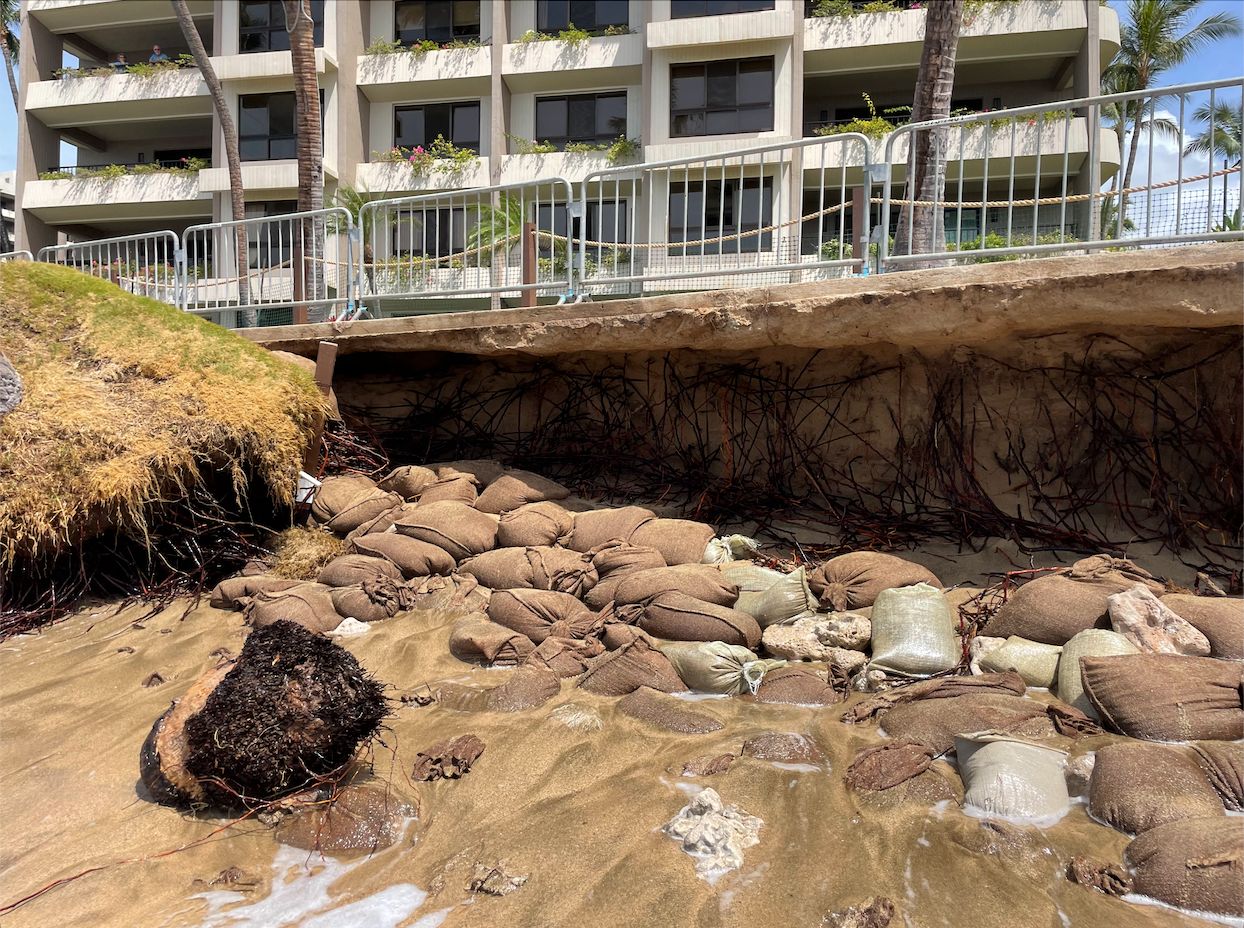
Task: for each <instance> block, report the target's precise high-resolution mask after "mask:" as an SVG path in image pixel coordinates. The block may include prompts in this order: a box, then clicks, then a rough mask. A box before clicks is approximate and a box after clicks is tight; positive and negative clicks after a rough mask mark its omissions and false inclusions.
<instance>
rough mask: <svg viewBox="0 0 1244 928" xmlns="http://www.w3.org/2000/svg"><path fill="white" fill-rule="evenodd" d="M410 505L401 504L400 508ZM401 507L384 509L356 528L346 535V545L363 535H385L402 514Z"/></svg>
mask: <svg viewBox="0 0 1244 928" xmlns="http://www.w3.org/2000/svg"><path fill="white" fill-rule="evenodd" d="M408 505H411V504H410V503H403V504H402V506H408ZM402 506H394V507H393V508H392V509H386V510H385V511H384V512H382V513H380V515H378V516H376V517H375V518H374V519H368V520H367V521H366V522H363V523H361V524H360V525H359V527H358V528H356V529H354V530H353V531H350V532H347V533H346V543H347V544H350V543H351V542H353V541H354V540H355V539H356V538H362V537H363V536H364V535H381V534H385V533H387V532H388V531H389V530H390V529H391V528H393V523H394V521H396V519H397V517H398V516H400V515H401V514H402Z"/></svg>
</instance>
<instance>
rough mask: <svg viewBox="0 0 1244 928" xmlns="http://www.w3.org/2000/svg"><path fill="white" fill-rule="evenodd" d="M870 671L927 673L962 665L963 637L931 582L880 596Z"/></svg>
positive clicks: (874, 625)
mask: <svg viewBox="0 0 1244 928" xmlns="http://www.w3.org/2000/svg"><path fill="white" fill-rule="evenodd" d="M872 626H873V628H872V632H873V640H872V647H873V657H872V661H871V662H870V663H869V665H868V667H869V670H883V671H886V672H889V673H897V674H902V675H904V676H910V677H927V676H929V675H931V674H935V673H941V672H942V671H944V670H950V669H951V668H952V667H954V666H955V665H956V664H957V663H959V657H960V648H959V636H958V635H957V634H956V633H955V624H954V619H953V618H952V617H951V614H950V606H949V605H948V604H947V603H946V597H945V596H943V595H942V591H941V590H939V589H938V588H937V587H935V586H930V585H929V584H927V583H917V584H915V585H913V586H902V587H894V588H891V589H888V590H882V591H881V592H880V593H878V594H877V600H876V602H875V603H873V611H872Z"/></svg>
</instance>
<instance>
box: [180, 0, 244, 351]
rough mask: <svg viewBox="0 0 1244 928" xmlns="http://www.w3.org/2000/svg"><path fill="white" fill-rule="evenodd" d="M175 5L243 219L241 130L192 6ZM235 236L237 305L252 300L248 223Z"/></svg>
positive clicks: (234, 208) (233, 205)
mask: <svg viewBox="0 0 1244 928" xmlns="http://www.w3.org/2000/svg"><path fill="white" fill-rule="evenodd" d="M172 4H173V9H174V10H175V11H176V12H177V22H178V23H179V24H180V25H181V34H182V35H183V36H184V37H185V39H186V44H187V45H188V46H190V54H192V55H193V56H194V63H195V64H196V65H197V66H198V68H199V74H200V75H202V77H203V82H204V83H205V84H207V90H208V93H210V94H211V95H212V104H213V106H215V108H216V119H217V120H218V121H219V122H220V134H221V135H222V136H223V137H224V142H225V163H226V165H228V168H229V202H230V210H231V212H232V214H233V218H234V219H238V220H240V219H244V218H246V196H245V193H244V191H243V190H242V158H241V156H240V155H239V154H238V130H237V125H236V124H235V123H234V121H233V113H232V112H230V110H229V102H228V100H226V99H225V91H224V89H223V88H222V87H221V86H220V79H219V78H218V77H217V76H216V69H215V68H213V67H212V60H211V59H210V58H209V57H208V55H207V49H206V48H204V47H203V39H202V38H201V37H200V36H199V30H198V29H197V28H196V27H195V25H194V19H193V17H191V15H190V7H189V6H188V5H187V2H186V0H172ZM234 238H235V242H234V248H235V249H236V251H237V255H236V259H237V278H238V305H239V306H243V307H246V306H248V304H249V303H250V301H251V298H250V281H249V279H248V276H247V272H248V264H249V262H248V260H247V253H248V251H249V245H248V243H247V241H246V226H244V225H240V224H239V225H238V226H237V227H236V234H235V236H234ZM222 258H223V256H221V255H216V256H214V259H215V262H216V267H217V272H219V269H220V268H221V267H222V266H223V267H227V266H228V262H227V261H226V260H222ZM256 321H257V318H256V315H255V310H254V308H253V307H251V308H246V309H243V310H242V311H241V317H240V319H239V320H238V322H239V324H240V325H242V326H243V327H246V328H250V327H252V326H254V325H255V323H256Z"/></svg>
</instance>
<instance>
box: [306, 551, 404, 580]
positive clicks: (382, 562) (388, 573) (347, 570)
mask: <svg viewBox="0 0 1244 928" xmlns="http://www.w3.org/2000/svg"><path fill="white" fill-rule="evenodd" d="M381 577H388V578H389V579H390V580H401V579H402V572H401V571H400V570H398V569H397V565H395V564H394V563H393V562H392V561H390V560H387V559H386V558H383V557H368V556H367V555H365V554H343V555H341V557H336V558H333V559H332V560H331V561H329V562H328V563H327V564H325V565H324V567H323V569H321V570H320V575H319V576H318V577H317V578H316V579H317V580H318V581H319V582H320V583H323V584H324V585H326V586H355V585H356V584H359V583H362V582H363V581H364V580H378V579H380V578H381Z"/></svg>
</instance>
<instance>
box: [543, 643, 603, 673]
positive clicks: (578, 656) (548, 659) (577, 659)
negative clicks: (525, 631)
mask: <svg viewBox="0 0 1244 928" xmlns="http://www.w3.org/2000/svg"><path fill="white" fill-rule="evenodd" d="M604 652H605V646H604V645H603V644H601V643H600V642H599V641H597V640H596V639H595V638H582V639H580V638H564V637H561V636H557V637H554V636H552V635H550V636H549V637H548V638H545V639H544V640H543V641H542V642H540V644H539V645H538V646H537V647H536V649H535V650H534V651H532V652H531V656H530V657H528V658H527V661H526V663H527V664H529V665H532V666H537V667H544V668H546V669H548V670H551V671H552V672H553V673H555V674H556V675H557V676H558V677H577V676H579V674H581V673H583V672H585V671H586V670H587V665H588V661H590V660H591V659H592V658H593V657H596V656H598V655H600V654H603V653H604Z"/></svg>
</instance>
